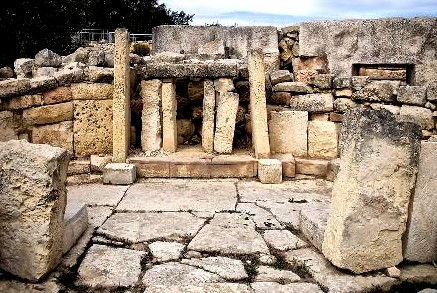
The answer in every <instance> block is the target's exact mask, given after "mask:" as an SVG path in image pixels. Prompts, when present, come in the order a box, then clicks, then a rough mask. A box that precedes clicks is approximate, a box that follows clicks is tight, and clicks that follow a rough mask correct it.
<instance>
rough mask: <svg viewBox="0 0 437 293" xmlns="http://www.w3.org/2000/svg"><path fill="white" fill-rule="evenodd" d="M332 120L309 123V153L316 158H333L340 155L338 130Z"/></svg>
mask: <svg viewBox="0 0 437 293" xmlns="http://www.w3.org/2000/svg"><path fill="white" fill-rule="evenodd" d="M337 129H338V128H337V126H336V124H335V123H334V122H331V121H310V122H309V123H308V155H309V156H310V157H314V158H323V159H332V158H336V157H337V155H338V130H337Z"/></svg>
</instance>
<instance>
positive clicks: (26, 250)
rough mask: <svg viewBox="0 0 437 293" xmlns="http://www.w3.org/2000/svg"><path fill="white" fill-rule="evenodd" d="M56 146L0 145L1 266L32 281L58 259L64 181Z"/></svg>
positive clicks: (64, 161) (62, 154)
mask: <svg viewBox="0 0 437 293" xmlns="http://www.w3.org/2000/svg"><path fill="white" fill-rule="evenodd" d="M68 161H69V156H68V154H67V152H66V151H65V150H63V149H61V148H55V147H51V146H48V145H35V144H30V143H28V142H26V141H17V140H11V141H9V142H6V143H1V142H0V166H1V168H0V190H1V192H0V203H1V204H0V247H1V256H2V257H1V258H0V267H1V268H2V269H4V270H5V271H8V272H10V273H12V274H14V275H17V276H19V277H21V278H24V279H28V280H31V281H36V280H38V279H39V278H41V277H42V276H43V275H45V274H47V273H48V272H49V271H50V270H51V269H53V268H54V267H55V266H56V265H58V264H59V262H60V261H61V256H62V245H63V236H64V225H65V224H64V211H65V205H66V201H67V197H66V195H67V191H66V188H65V183H64V182H65V179H66V176H67V167H68Z"/></svg>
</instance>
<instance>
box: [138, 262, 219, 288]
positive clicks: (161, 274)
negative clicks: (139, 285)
mask: <svg viewBox="0 0 437 293" xmlns="http://www.w3.org/2000/svg"><path fill="white" fill-rule="evenodd" d="M223 281H224V280H223V279H222V278H220V277H219V276H218V275H216V274H213V273H210V272H207V271H204V270H202V269H199V268H196V267H193V266H189V265H186V264H181V263H177V262H169V263H165V264H161V265H157V266H154V267H152V268H151V269H149V270H147V271H146V273H145V274H144V277H143V279H142V282H143V284H144V285H146V286H155V285H186V284H193V285H195V284H202V283H217V282H223Z"/></svg>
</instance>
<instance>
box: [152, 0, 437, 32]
mask: <svg viewBox="0 0 437 293" xmlns="http://www.w3.org/2000/svg"><path fill="white" fill-rule="evenodd" d="M158 2H159V3H165V4H166V5H167V7H169V8H170V9H171V10H174V11H181V10H183V11H185V12H186V13H189V14H195V16H194V19H193V23H192V24H194V25H204V24H212V23H217V22H218V23H219V24H222V25H235V24H237V25H239V26H242V25H274V26H284V25H289V24H293V23H298V22H301V21H306V20H321V19H345V18H379V17H395V16H402V17H414V16H437V0H332V1H329V0H299V1H297V0H252V1H250V0H213V1H212V0H159V1H158Z"/></svg>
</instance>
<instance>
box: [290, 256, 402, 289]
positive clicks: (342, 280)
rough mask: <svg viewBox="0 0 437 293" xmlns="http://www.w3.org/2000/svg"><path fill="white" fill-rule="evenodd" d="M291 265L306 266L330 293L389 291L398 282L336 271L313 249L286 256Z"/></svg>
mask: <svg viewBox="0 0 437 293" xmlns="http://www.w3.org/2000/svg"><path fill="white" fill-rule="evenodd" d="M284 256H285V259H286V261H287V262H288V263H290V264H298V265H303V266H305V267H306V268H307V269H308V271H309V273H310V274H311V275H312V277H313V278H314V280H316V282H317V283H318V284H320V285H321V286H323V287H325V288H327V289H328V290H329V293H346V292H370V291H372V290H373V289H375V288H380V289H381V290H383V291H388V290H390V288H391V287H392V286H393V285H396V284H397V283H398V280H396V279H394V278H390V277H386V276H385V275H383V274H382V273H379V272H376V273H373V274H366V275H354V274H352V273H350V274H348V273H346V272H344V271H339V270H338V269H336V268H335V267H334V266H333V265H332V264H331V263H330V262H329V261H328V260H327V259H326V258H325V257H324V256H323V255H322V254H320V253H318V252H317V251H315V250H314V249H313V248H302V249H298V250H291V251H289V252H286V253H285V254H284Z"/></svg>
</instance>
